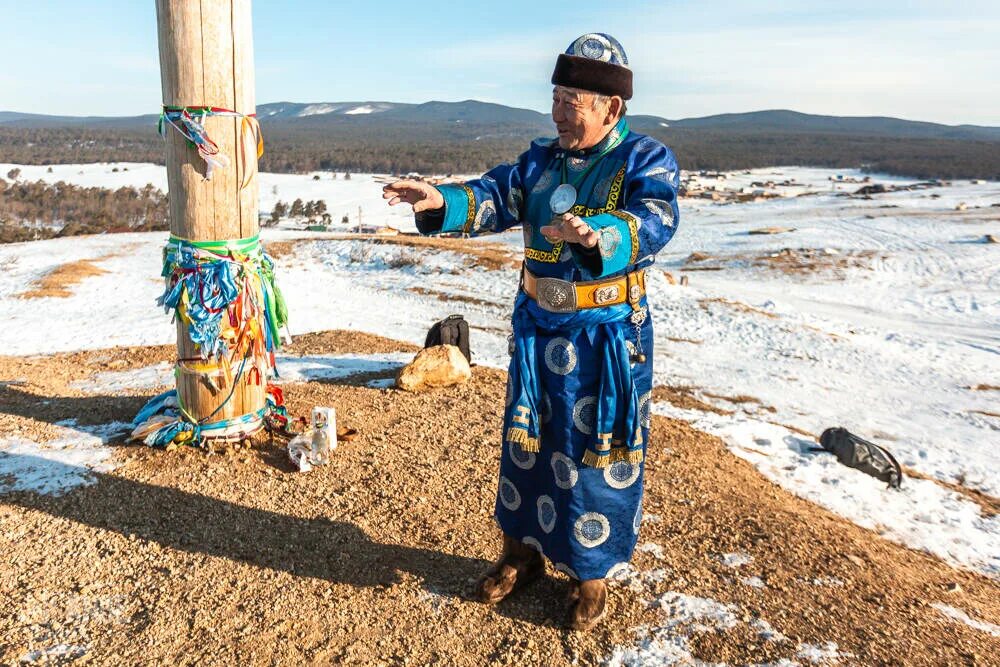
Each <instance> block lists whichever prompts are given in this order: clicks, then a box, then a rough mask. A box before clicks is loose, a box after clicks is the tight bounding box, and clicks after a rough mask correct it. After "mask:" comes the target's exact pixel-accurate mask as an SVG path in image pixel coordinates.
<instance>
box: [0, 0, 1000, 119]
mask: <svg viewBox="0 0 1000 667" xmlns="http://www.w3.org/2000/svg"><path fill="white" fill-rule="evenodd" d="M40 5H41V6H40ZM0 16H2V17H3V18H4V20H3V21H0V62H3V63H4V65H5V67H3V68H2V69H3V70H4V71H3V72H2V73H0V82H2V86H0V109H10V110H17V111H29V112H38V113H58V114H81V115H84V114H109V115H110V114H136V113H148V112H150V111H153V110H155V108H156V107H157V106H158V104H159V102H160V99H159V96H160V88H159V67H158V60H157V54H156V19H155V13H154V11H153V3H152V2H142V3H140V2H135V1H134V0H105V1H104V2H98V1H96V0H95V1H93V2H90V3H79V2H69V1H68V0H50V1H49V2H45V3H23V2H19V1H15V0H0ZM254 22H255V35H254V39H255V54H256V64H257V89H258V90H257V98H258V100H260V101H277V100H295V101H309V102H314V101H341V100H344V101H346V100H366V99H372V100H375V99H377V100H389V101H401V102H422V101H426V100H430V99H444V100H459V99H467V98H476V99H483V100H486V101H493V102H500V103H504V104H509V105H513V106H522V107H530V108H535V109H539V110H545V109H547V108H548V104H549V95H550V89H551V86H550V85H549V84H548V80H549V76H550V74H551V71H552V65H553V63H554V60H555V55H556V54H557V53H558V52H559V51H561V50H562V49H563V48H565V46H566V44H568V43H569V41H571V40H572V39H573V38H574V37H575V36H576V35H578V34H581V33H583V32H588V31H594V30H600V31H604V32H610V33H612V34H614V35H616V36H617V37H618V38H619V39H620V40H621V41H622V42H623V43H624V44H625V47H626V49H627V50H628V52H629V56H630V58H631V60H632V63H633V66H634V69H635V73H636V99H635V100H634V101H633V103H632V104H631V108H632V109H633V111H635V112H638V113H650V114H657V115H661V116H666V117H670V118H680V117H688V116H700V115H707V114H713V113H725V112H738V111H748V110H755V109H768V108H791V109H796V110H799V111H805V112H810V113H825V114H835V115H891V116H899V117H904V118H913V119H921V120H935V121H939V122H946V123H979V124H986V125H1000V77H998V76H997V75H996V74H995V71H994V70H995V68H996V64H997V63H998V62H1000V40H998V39H996V35H998V34H1000V3H996V2H993V1H990V2H980V1H977V0H970V1H967V2H962V3H948V4H946V3H937V2H924V1H922V0H915V1H904V0H884V1H882V2H871V1H870V0H869V1H867V2H861V1H859V0H843V1H841V2H837V3H826V2H800V1H793V0H773V1H771V2H763V1H762V2H756V3H746V2H729V1H722V0H702V1H695V0H668V1H666V2H664V1H662V0H660V1H645V0H622V1H619V2H616V3H613V4H609V3H608V2H606V1H604V2H598V1H597V0H576V1H575V2H574V3H572V4H570V3H562V2H560V3H539V2H537V1H535V0H532V1H528V0H508V1H507V2H506V3H504V4H503V5H496V4H493V3H490V4H487V3H465V4H463V5H462V6H461V7H458V6H456V5H454V4H453V3H447V2H444V1H443V0H425V2H423V3H412V2H403V1H402V0H385V1H384V2H381V3H371V4H369V3H357V2H353V3H348V2H334V1H330V0H322V1H321V0H296V1H295V2H286V1H280V2H279V0H255V2H254Z"/></svg>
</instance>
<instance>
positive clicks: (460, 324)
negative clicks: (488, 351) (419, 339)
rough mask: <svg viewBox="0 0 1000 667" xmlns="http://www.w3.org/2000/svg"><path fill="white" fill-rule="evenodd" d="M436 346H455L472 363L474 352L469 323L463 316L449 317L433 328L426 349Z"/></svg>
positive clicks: (429, 333) (425, 343)
mask: <svg viewBox="0 0 1000 667" xmlns="http://www.w3.org/2000/svg"><path fill="white" fill-rule="evenodd" d="M435 345H454V346H455V347H457V348H458V349H459V350H461V351H462V354H463V355H465V358H466V360H467V361H469V362H470V363H471V362H472V352H471V351H470V350H469V323H468V322H466V321H465V318H464V317H462V316H461V315H449V316H448V317H446V318H444V319H443V320H441V321H440V322H437V323H436V324H435V325H434V326H432V327H431V330H430V331H428V332H427V339H426V340H425V341H424V347H434V346H435Z"/></svg>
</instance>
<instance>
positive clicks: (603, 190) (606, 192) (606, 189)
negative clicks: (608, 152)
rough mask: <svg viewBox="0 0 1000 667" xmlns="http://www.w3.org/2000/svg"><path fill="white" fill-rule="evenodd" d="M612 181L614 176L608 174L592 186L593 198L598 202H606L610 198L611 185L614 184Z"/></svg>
mask: <svg viewBox="0 0 1000 667" xmlns="http://www.w3.org/2000/svg"><path fill="white" fill-rule="evenodd" d="M614 181H615V175H614V174H608V175H607V176H606V177H605V178H603V179H602V180H600V181H599V182H598V183H597V185H595V186H594V196H595V197H597V199H598V200H599V201H602V202H606V201H608V197H610V196H611V184H612V183H614Z"/></svg>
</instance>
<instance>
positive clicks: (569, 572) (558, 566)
mask: <svg viewBox="0 0 1000 667" xmlns="http://www.w3.org/2000/svg"><path fill="white" fill-rule="evenodd" d="M552 567H553V568H555V570H556V572H562V573H563V574H565V575H566V576H568V577H570V578H572V579H576V580H577V581H579V580H580V577H578V576H576V572H574V571H573V568H571V567H570V566H569V565H567V564H566V563H553V565H552Z"/></svg>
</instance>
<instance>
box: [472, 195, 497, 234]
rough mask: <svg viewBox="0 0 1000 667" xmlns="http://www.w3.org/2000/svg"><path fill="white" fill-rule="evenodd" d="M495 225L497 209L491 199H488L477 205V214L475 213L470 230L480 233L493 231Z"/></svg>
mask: <svg viewBox="0 0 1000 667" xmlns="http://www.w3.org/2000/svg"><path fill="white" fill-rule="evenodd" d="M496 223H497V209H496V205H495V204H494V203H493V200H492V199H488V200H486V201H484V202H483V203H482V204H480V205H479V212H478V213H476V220H475V222H474V223H473V226H472V228H473V229H474V230H475V231H477V232H481V231H483V230H484V229H494V228H495V227H496Z"/></svg>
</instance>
